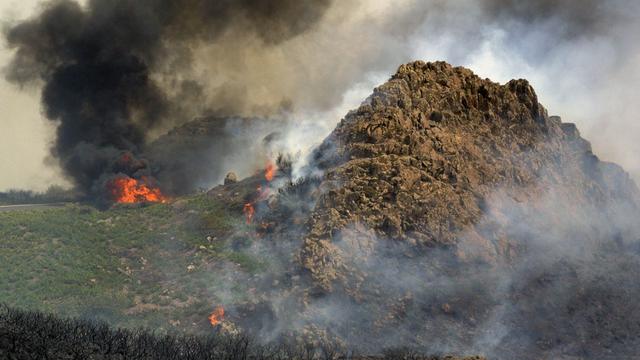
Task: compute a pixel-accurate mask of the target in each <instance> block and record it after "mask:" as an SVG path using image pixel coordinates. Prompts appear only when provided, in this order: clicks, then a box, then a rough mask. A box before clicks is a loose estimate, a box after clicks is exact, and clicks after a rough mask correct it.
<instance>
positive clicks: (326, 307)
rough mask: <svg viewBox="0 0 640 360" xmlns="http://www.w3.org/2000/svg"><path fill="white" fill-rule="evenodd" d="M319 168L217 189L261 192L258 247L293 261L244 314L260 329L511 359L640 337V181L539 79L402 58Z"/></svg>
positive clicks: (585, 350) (225, 193) (329, 142)
mask: <svg viewBox="0 0 640 360" xmlns="http://www.w3.org/2000/svg"><path fill="white" fill-rule="evenodd" d="M307 170H308V174H310V175H309V176H308V177H306V178H303V179H299V180H297V181H292V180H291V179H288V177H287V174H288V170H287V169H286V166H281V172H280V174H279V179H280V180H278V177H277V179H276V180H275V183H278V181H280V183H279V184H280V185H268V186H271V187H274V188H278V189H279V190H278V192H277V193H276V194H271V195H270V196H258V195H251V194H252V192H251V191H249V192H248V193H247V192H239V191H238V189H239V188H242V187H243V186H246V187H249V188H255V186H256V184H259V183H260V180H259V179H260V176H261V175H258V176H257V177H254V178H250V179H247V180H244V181H241V182H239V183H237V184H232V185H229V186H222V187H218V188H216V189H213V190H212V191H211V192H210V195H211V196H212V197H214V198H217V199H225V201H227V202H229V203H230V204H235V206H236V207H237V206H239V205H238V204H241V203H242V202H252V204H253V205H255V208H256V214H255V216H253V213H252V216H253V217H252V221H253V222H254V223H255V227H256V233H257V234H258V236H259V237H260V238H261V239H262V240H266V241H265V242H264V243H265V244H269V245H267V246H266V247H262V248H261V250H260V251H261V253H263V254H264V253H270V252H271V251H273V254H274V255H273V256H272V257H273V258H278V259H282V258H283V254H291V255H284V258H286V260H281V261H282V263H281V264H280V267H279V269H281V272H279V273H278V274H280V275H272V276H269V277H268V279H269V284H268V286H264V287H263V289H262V291H263V292H259V294H261V295H259V296H257V297H256V300H255V301H254V302H253V305H250V306H249V307H252V308H254V309H261V310H256V311H255V312H253V313H251V312H249V313H247V314H246V316H247V318H248V319H255V318H265V316H266V317H267V318H269V319H271V320H270V321H268V322H267V323H268V325H265V323H264V322H261V323H260V324H262V325H261V326H260V328H261V329H262V330H263V331H267V332H268V333H270V334H272V333H274V332H280V331H285V332H286V331H289V330H291V329H294V330H295V329H297V330H300V329H301V328H302V329H303V330H302V333H303V334H313V336H316V337H317V336H326V337H334V338H336V339H338V341H344V342H345V343H346V344H358V345H359V346H363V347H365V348H368V349H379V348H384V347H388V346H392V345H393V344H402V345H406V346H409V347H412V348H419V349H429V351H433V350H434V349H435V350H441V351H444V352H460V351H462V352H463V353H472V354H473V353H480V354H486V355H488V356H489V357H490V358H504V359H511V358H516V357H517V358H525V359H526V358H532V359H533V358H536V359H537V358H541V357H545V356H546V357H549V356H550V357H551V358H561V357H562V356H578V358H599V356H605V355H608V354H612V353H613V354H625V355H629V354H632V353H634V351H635V350H634V349H635V348H636V345H637V344H640V339H638V337H637V335H635V334H637V333H638V331H640V328H639V326H638V325H637V324H638V323H639V322H637V320H640V319H639V318H638V317H637V316H635V315H632V314H635V311H634V309H635V306H634V305H629V299H631V298H632V297H633V296H636V295H640V288H639V287H638V286H637V285H636V284H635V281H634V280H633V279H632V277H631V276H630V275H629V274H630V272H629V269H634V270H633V271H636V270H640V261H639V258H638V251H637V249H638V246H637V239H638V238H639V235H640V229H638V225H636V221H635V220H634V219H637V216H638V215H640V212H639V209H640V208H639V206H640V195H639V192H638V189H637V187H636V185H635V184H634V182H633V181H632V180H631V179H630V178H629V176H628V174H627V173H626V172H624V171H623V170H622V169H621V168H620V167H619V166H617V165H615V164H611V163H607V162H603V161H600V160H599V159H598V158H597V157H596V156H595V155H594V154H593V153H592V150H591V146H590V144H589V143H588V142H587V141H586V140H585V139H583V138H582V137H581V136H580V134H579V132H578V130H577V128H576V126H575V125H573V124H570V123H563V122H562V121H561V119H560V118H559V117H555V116H548V114H547V111H546V110H545V108H544V107H543V106H542V105H541V104H540V103H539V102H538V99H537V96H536V94H535V91H534V90H533V88H532V87H531V86H530V85H529V83H528V82H527V81H525V80H513V81H510V82H509V83H507V84H505V85H500V84H497V83H494V82H491V81H490V80H487V79H481V78H479V77H478V76H476V75H474V74H473V73H472V72H471V71H470V70H468V69H464V68H460V67H452V66H450V65H448V64H446V63H442V62H437V63H423V62H414V63H410V64H406V65H403V66H401V67H400V68H399V70H398V72H397V73H396V74H395V75H393V76H392V77H391V79H390V80H389V81H388V82H387V83H385V84H383V85H381V86H380V87H378V88H376V89H375V90H374V92H373V94H372V95H371V96H370V97H369V98H368V99H366V101H365V102H364V103H363V104H362V105H361V106H360V107H359V108H358V109H356V110H354V111H351V112H350V113H349V114H347V116H346V117H345V118H344V119H343V120H342V121H341V122H340V124H339V125H338V126H337V128H336V129H335V130H334V131H333V133H332V134H331V135H330V136H329V137H328V138H327V139H326V140H325V141H324V142H323V143H322V145H321V146H320V147H319V148H318V149H317V150H316V151H315V152H314V154H313V156H312V158H311V159H310V161H309V164H308V169H307ZM317 174H322V175H320V176H318V175H317ZM283 183H284V184H285V185H281V184H283ZM287 183H288V185H286V184H287ZM244 184H246V185H244ZM262 186H263V187H264V186H265V184H264V181H262ZM625 269H626V270H625ZM614 284H615V285H614ZM245 323H246V324H252V322H251V321H247V322H245ZM265 326H266V327H265ZM297 330H296V331H297Z"/></svg>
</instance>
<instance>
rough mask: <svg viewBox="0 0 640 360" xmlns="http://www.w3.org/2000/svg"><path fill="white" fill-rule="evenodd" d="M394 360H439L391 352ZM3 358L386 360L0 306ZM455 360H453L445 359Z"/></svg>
mask: <svg viewBox="0 0 640 360" xmlns="http://www.w3.org/2000/svg"><path fill="white" fill-rule="evenodd" d="M390 354H392V355H393V357H392V358H393V359H434V360H435V359H438V358H434V357H419V356H417V355H416V354H414V353H410V352H404V351H393V352H392V353H390ZM0 358H2V359H109V360H110V359H169V360H192V359H193V360H195V359H216V360H217V359H224V360H241V359H242V360H244V359H253V360H260V359H273V360H285V359H309V360H316V359H318V360H319V359H384V358H386V356H357V355H353V354H347V353H343V352H341V351H338V348H337V347H335V346H332V345H331V344H321V345H310V344H300V343H297V342H294V343H289V342H282V343H279V344H267V345H264V344H258V343H256V342H254V341H253V340H252V338H250V337H249V336H246V335H242V334H241V335H223V334H220V333H217V334H212V335H210V336H206V337H202V336H190V335H176V334H165V335H160V334H156V333H154V332H152V331H147V330H141V329H138V330H129V329H119V328H111V327H109V326H108V325H106V324H104V323H100V322H92V321H82V320H74V319H69V318H61V317H56V316H55V315H51V314H44V313H40V312H32V311H22V310H17V309H13V308H9V307H7V306H5V305H0ZM447 359H453V358H447Z"/></svg>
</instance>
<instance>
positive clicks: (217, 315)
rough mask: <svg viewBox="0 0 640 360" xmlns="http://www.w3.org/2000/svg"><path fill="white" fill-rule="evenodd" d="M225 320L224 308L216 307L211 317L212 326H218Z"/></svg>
mask: <svg viewBox="0 0 640 360" xmlns="http://www.w3.org/2000/svg"><path fill="white" fill-rule="evenodd" d="M223 319H224V308H223V307H222V306H216V308H215V309H213V312H212V313H211V315H209V322H210V323H211V326H217V325H218V324H220V323H221V322H222V320H223Z"/></svg>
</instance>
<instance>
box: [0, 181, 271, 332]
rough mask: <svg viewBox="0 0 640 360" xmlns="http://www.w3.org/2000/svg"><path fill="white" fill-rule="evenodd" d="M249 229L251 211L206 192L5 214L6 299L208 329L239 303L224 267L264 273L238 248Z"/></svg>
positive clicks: (1, 223) (1, 249)
mask: <svg viewBox="0 0 640 360" xmlns="http://www.w3.org/2000/svg"><path fill="white" fill-rule="evenodd" d="M242 226H243V225H242V215H241V214H239V213H236V212H229V211H227V210H225V207H223V206H222V204H220V203H217V202H215V201H212V200H209V199H207V198H206V197H205V195H204V194H202V195H195V196H192V197H188V198H184V199H180V200H179V201H177V202H174V203H172V204H154V205H149V206H145V207H115V208H113V209H110V210H108V211H98V210H96V209H94V208H91V207H89V206H83V205H69V206H66V207H64V208H59V209H47V210H35V211H15V212H4V213H3V212H0V264H2V265H1V266H0V303H6V304H8V305H11V306H17V307H20V308H23V309H35V310H44V311H51V312H56V313H59V314H64V315H70V316H80V317H85V318H98V319H101V320H106V321H108V322H110V323H112V324H117V325H121V326H125V327H126V326H139V325H140V324H141V323H142V324H145V325H146V326H148V327H150V328H153V329H159V330H161V331H162V330H170V329H180V330H183V331H185V330H186V331H189V332H199V331H202V330H205V329H208V327H207V323H206V316H207V315H208V313H209V312H210V311H211V309H212V307H213V306H214V305H216V304H217V303H220V302H224V301H228V300H230V299H228V298H227V299H225V298H224V296H223V294H224V295H225V296H227V297H229V296H235V295H234V294H235V292H234V291H233V290H234V289H233V286H234V285H233V284H228V283H225V279H224V278H222V275H221V274H222V272H220V271H216V269H217V268H222V267H224V268H225V269H228V268H229V267H233V268H234V269H235V270H234V271H241V272H242V271H243V272H246V273H251V272H256V271H258V270H260V266H261V264H262V262H261V260H260V259H256V258H255V257H254V256H252V255H250V254H248V253H244V252H243V251H242V250H237V251H234V250H232V248H231V247H230V246H229V243H230V242H231V240H230V239H229V236H230V234H231V233H232V231H231V230H232V229H236V230H237V229H238V228H241V227H242ZM233 233H235V234H237V233H238V232H237V231H234V232H233ZM207 235H213V236H215V237H216V239H214V240H213V241H208V240H207ZM234 236H236V237H237V235H234ZM190 265H192V266H193V269H191V270H189V269H188V267H189V266H190ZM230 286H231V290H232V291H228V290H229V287H230ZM238 286H242V285H241V284H240V285H238ZM222 289H226V290H227V291H222ZM218 290H219V291H218ZM235 290H237V294H238V296H240V294H241V293H242V289H235ZM177 319H180V322H176V321H175V320H177Z"/></svg>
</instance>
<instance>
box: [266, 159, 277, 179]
mask: <svg viewBox="0 0 640 360" xmlns="http://www.w3.org/2000/svg"><path fill="white" fill-rule="evenodd" d="M275 174H276V165H275V164H274V163H272V162H269V163H268V164H267V167H266V168H265V169H264V178H265V179H267V181H271V180H273V176H274V175H275Z"/></svg>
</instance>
